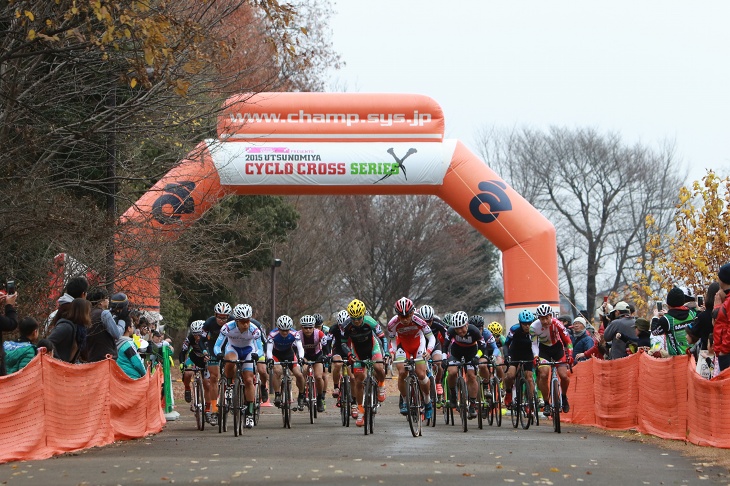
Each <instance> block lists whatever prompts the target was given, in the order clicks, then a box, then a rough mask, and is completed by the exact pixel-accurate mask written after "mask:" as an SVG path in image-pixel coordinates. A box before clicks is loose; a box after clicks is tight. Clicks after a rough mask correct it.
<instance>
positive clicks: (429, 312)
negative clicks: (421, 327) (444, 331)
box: [418, 305, 433, 321]
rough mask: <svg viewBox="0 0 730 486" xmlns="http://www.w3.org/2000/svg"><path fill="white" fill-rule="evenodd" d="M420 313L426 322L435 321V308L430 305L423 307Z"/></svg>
mask: <svg viewBox="0 0 730 486" xmlns="http://www.w3.org/2000/svg"><path fill="white" fill-rule="evenodd" d="M418 313H419V314H421V317H423V320H424V321H430V320H431V319H433V307H431V306H430V305H424V306H422V307H421V309H420V310H419V311H418Z"/></svg>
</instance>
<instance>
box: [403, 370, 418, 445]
mask: <svg viewBox="0 0 730 486" xmlns="http://www.w3.org/2000/svg"><path fill="white" fill-rule="evenodd" d="M406 379H407V380H408V381H407V382H406V404H407V405H408V426H409V427H410V429H411V434H413V437H418V436H419V435H421V393H420V390H419V389H418V380H417V379H416V378H414V377H412V376H409V377H408V378H406Z"/></svg>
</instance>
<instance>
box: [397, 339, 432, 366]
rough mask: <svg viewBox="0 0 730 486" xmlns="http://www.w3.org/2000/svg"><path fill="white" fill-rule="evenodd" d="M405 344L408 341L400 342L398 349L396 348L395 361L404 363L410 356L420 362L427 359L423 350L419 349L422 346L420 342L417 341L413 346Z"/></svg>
mask: <svg viewBox="0 0 730 486" xmlns="http://www.w3.org/2000/svg"><path fill="white" fill-rule="evenodd" d="M404 344H408V343H403V342H400V343H398V349H396V350H395V360H394V361H393V362H394V363H402V362H404V361H405V360H407V359H410V358H413V359H415V360H416V362H420V363H423V362H424V361H426V360H425V358H424V357H423V350H421V349H419V348H420V347H421V346H420V343H418V342H416V343H415V346H413V347H404V346H403V345H404ZM411 344H412V343H411Z"/></svg>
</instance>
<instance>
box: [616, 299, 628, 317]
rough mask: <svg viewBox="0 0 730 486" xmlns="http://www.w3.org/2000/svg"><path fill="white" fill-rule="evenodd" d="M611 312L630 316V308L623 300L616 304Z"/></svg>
mask: <svg viewBox="0 0 730 486" xmlns="http://www.w3.org/2000/svg"><path fill="white" fill-rule="evenodd" d="M613 310H615V311H617V312H618V313H619V314H631V308H630V307H629V304H627V303H626V302H624V301H623V300H622V301H621V302H619V303H618V304H616V307H614V308H613Z"/></svg>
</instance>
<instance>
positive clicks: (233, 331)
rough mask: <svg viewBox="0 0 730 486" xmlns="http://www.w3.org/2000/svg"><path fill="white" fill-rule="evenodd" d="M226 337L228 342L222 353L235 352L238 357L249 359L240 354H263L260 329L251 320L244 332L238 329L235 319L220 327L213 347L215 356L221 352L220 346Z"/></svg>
mask: <svg viewBox="0 0 730 486" xmlns="http://www.w3.org/2000/svg"><path fill="white" fill-rule="evenodd" d="M226 339H227V340H228V343H227V345H226V348H225V353H224V354H228V353H230V352H236V354H237V355H238V359H241V360H245V359H249V358H246V357H242V356H244V355H250V353H256V354H259V355H261V354H263V347H262V346H261V330H260V329H259V328H258V327H257V326H256V325H255V324H254V323H253V322H251V323H249V325H248V329H247V330H246V331H244V332H241V331H240V330H239V329H238V326H237V325H236V321H231V322H229V323H228V324H226V325H225V326H223V327H221V332H220V334H219V335H218V339H217V340H216V342H215V346H214V347H213V352H214V353H215V354H216V356H217V355H219V354H221V353H222V352H223V351H222V349H221V348H222V346H223V343H224V342H225V341H226Z"/></svg>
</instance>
